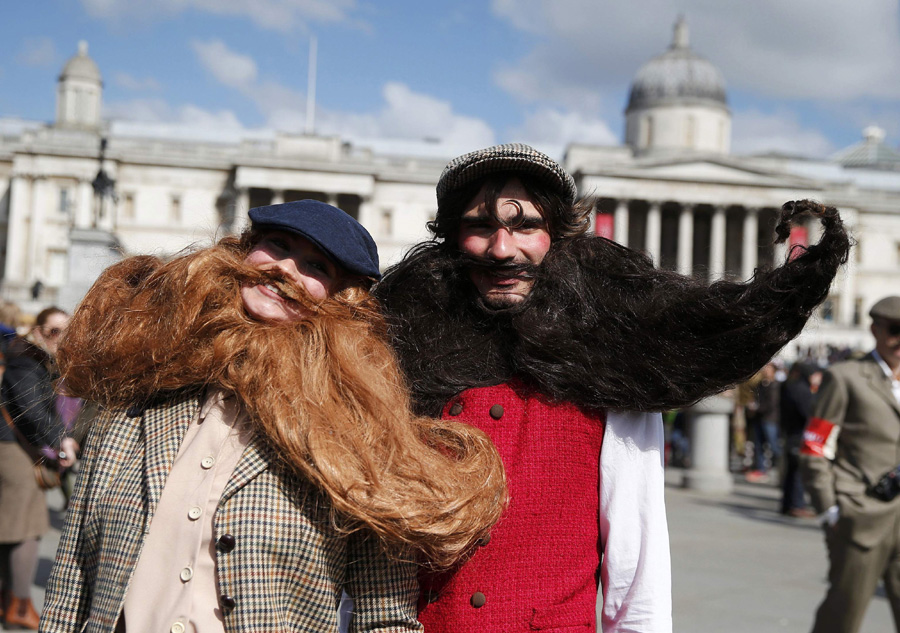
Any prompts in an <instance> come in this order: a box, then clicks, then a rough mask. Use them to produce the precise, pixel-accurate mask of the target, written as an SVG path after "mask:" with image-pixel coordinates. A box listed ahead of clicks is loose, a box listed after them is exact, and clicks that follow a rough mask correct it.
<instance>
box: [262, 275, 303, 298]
mask: <svg viewBox="0 0 900 633" xmlns="http://www.w3.org/2000/svg"><path fill="white" fill-rule="evenodd" d="M260 285H261V286H262V287H263V288H265V289H266V290H268V291H269V292H271V293H272V294H274V295H276V296H278V297H279V298H280V299H282V300H285V301H299V300H300V292H299V291H298V290H297V288H296V287H295V286H294V285H293V284H290V283H288V282H286V281H280V280H276V281H270V282H267V283H265V284H260Z"/></svg>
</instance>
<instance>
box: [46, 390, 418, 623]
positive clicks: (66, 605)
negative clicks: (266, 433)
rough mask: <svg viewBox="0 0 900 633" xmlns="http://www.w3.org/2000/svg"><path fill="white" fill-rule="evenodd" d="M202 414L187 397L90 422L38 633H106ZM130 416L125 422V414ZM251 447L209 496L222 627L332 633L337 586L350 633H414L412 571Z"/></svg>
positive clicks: (191, 397)
mask: <svg viewBox="0 0 900 633" xmlns="http://www.w3.org/2000/svg"><path fill="white" fill-rule="evenodd" d="M199 408H200V401H199V397H198V396H197V395H196V394H191V395H186V396H181V397H178V398H176V399H173V400H172V401H171V402H168V403H165V404H163V405H161V406H156V407H152V408H149V409H147V410H145V411H143V412H134V411H132V410H129V411H128V412H124V411H113V412H107V413H105V414H103V415H102V416H101V418H100V419H99V420H98V421H97V423H96V424H95V425H94V429H93V430H92V433H91V436H90V438H89V440H88V443H87V448H86V458H85V460H84V464H83V468H82V472H81V474H80V476H79V479H78V483H77V485H76V488H75V494H74V497H73V499H72V502H71V505H70V509H69V513H68V516H67V517H66V526H65V529H64V531H63V536H62V540H61V542H60V546H59V549H58V550H57V557H56V564H55V566H54V568H53V572H52V574H51V577H50V582H49V584H48V587H47V595H46V599H45V605H44V613H43V616H42V619H41V631H44V632H45V633H66V632H70V631H72V632H76V631H89V632H91V633H94V632H96V633H100V632H104V633H111V632H112V631H114V630H115V627H116V622H117V620H118V618H119V615H120V613H121V611H122V606H123V603H124V599H125V593H126V591H127V589H128V583H129V581H130V579H131V574H132V572H133V570H134V567H135V565H136V563H137V560H138V558H139V556H140V552H141V548H142V546H143V542H144V538H145V536H146V534H147V531H148V530H149V525H150V520H151V519H152V517H153V513H154V511H155V509H156V505H157V503H158V502H159V498H160V495H161V493H162V490H163V487H164V486H165V482H166V478H167V476H168V473H169V470H170V469H171V466H172V463H173V461H174V459H175V456H176V454H177V452H178V449H179V447H180V444H181V441H182V439H183V438H184V433H185V431H186V430H187V427H188V425H189V424H190V423H191V421H192V420H194V419H196V417H197V415H198V412H199ZM129 413H130V414H132V415H133V416H134V417H129ZM270 462H271V460H270V459H269V458H268V457H267V455H266V453H265V451H263V450H262V449H261V448H260V444H259V442H257V441H256V440H254V441H251V443H250V445H249V446H248V447H247V449H246V450H245V452H244V454H243V455H242V456H241V459H240V461H239V463H238V465H237V467H236V468H235V471H234V473H233V474H232V476H231V479H230V480H229V482H228V484H227V485H226V488H225V491H224V492H223V494H222V497H221V499H220V500H219V504H218V508H217V510H216V514H215V517H214V533H215V536H216V538H218V537H220V536H221V535H224V534H230V535H232V536H233V537H234V543H235V546H234V547H233V549H230V548H222V547H219V548H218V549H217V553H216V579H217V584H218V588H219V591H220V593H221V595H222V596H228V597H229V598H231V600H229V601H228V603H230V605H231V606H225V607H223V613H224V620H225V630H226V631H228V632H238V631H241V632H251V631H252V632H253V633H276V632H281V631H287V630H296V631H315V632H319V631H323V632H331V631H335V632H336V631H337V630H338V619H337V606H338V602H339V599H340V595H341V591H342V590H344V591H346V592H347V593H348V594H349V595H351V596H353V598H354V602H355V605H356V609H355V611H356V612H355V614H354V617H353V620H352V622H351V628H350V631H384V632H400V631H420V630H421V625H419V624H418V622H417V621H416V619H415V613H416V604H415V603H416V597H417V595H418V583H417V581H416V566H415V564H413V563H408V562H398V561H395V560H392V559H389V558H388V557H387V556H386V555H384V554H383V552H382V550H381V547H380V545H379V543H378V542H377V539H375V538H374V537H370V536H369V535H367V534H365V533H363V532H357V533H354V534H353V535H350V536H346V535H344V534H340V533H338V532H337V531H336V530H335V529H334V528H333V526H332V523H331V515H330V505H329V503H328V500H327V499H326V498H324V497H323V496H322V495H321V494H320V493H319V492H318V491H317V490H315V489H314V488H313V487H312V485H311V484H310V483H309V482H308V481H306V480H305V479H301V478H298V477H295V476H292V475H289V474H286V473H285V472H283V471H281V470H280V469H277V468H274V467H272V465H271V463H270Z"/></svg>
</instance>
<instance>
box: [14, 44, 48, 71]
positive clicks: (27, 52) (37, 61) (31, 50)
mask: <svg viewBox="0 0 900 633" xmlns="http://www.w3.org/2000/svg"><path fill="white" fill-rule="evenodd" d="M16 59H17V60H18V61H19V63H20V64H24V65H26V66H50V65H51V64H54V63H55V62H56V47H55V46H54V44H53V40H51V39H50V38H49V37H29V38H27V39H26V40H25V41H24V42H23V44H22V50H21V51H20V52H19V54H18V56H17V58H16Z"/></svg>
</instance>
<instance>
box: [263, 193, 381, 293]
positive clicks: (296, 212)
mask: <svg viewBox="0 0 900 633" xmlns="http://www.w3.org/2000/svg"><path fill="white" fill-rule="evenodd" d="M249 215H250V222H251V223H252V226H253V228H254V229H277V230H281V231H287V232H289V233H295V234H297V235H300V236H302V237H305V238H306V239H308V240H309V241H310V242H312V243H313V244H315V245H316V246H318V247H319V248H321V249H322V250H323V251H324V252H325V254H326V255H328V256H329V257H330V258H331V260H332V261H333V262H334V263H336V264H337V265H338V266H340V267H341V268H345V269H347V270H348V271H350V272H351V273H356V274H357V275H362V276H363V277H374V278H375V279H381V272H380V271H379V269H378V249H377V248H376V247H375V240H373V239H372V236H371V235H369V232H368V231H367V230H366V229H365V228H363V225H362V224H360V223H359V222H357V221H356V220H354V219H353V218H351V217H350V216H349V215H347V214H346V213H345V212H343V211H341V210H340V209H338V208H337V207H333V206H331V205H330V204H325V203H324V202H320V201H318V200H297V201H296V202H285V203H284V204H270V205H269V206H267V207H256V208H254V209H250V212H249Z"/></svg>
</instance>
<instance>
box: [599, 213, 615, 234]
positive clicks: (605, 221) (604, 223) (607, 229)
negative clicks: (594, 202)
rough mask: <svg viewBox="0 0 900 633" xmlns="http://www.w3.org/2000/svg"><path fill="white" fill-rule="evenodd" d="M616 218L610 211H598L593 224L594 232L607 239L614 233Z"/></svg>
mask: <svg viewBox="0 0 900 633" xmlns="http://www.w3.org/2000/svg"><path fill="white" fill-rule="evenodd" d="M615 226H616V219H615V217H614V216H613V214H612V213H598V214H597V216H596V221H595V224H594V232H595V233H596V234H597V235H598V236H599V237H605V238H606V239H608V240H611V239H613V235H614V234H615V230H614V229H615Z"/></svg>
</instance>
